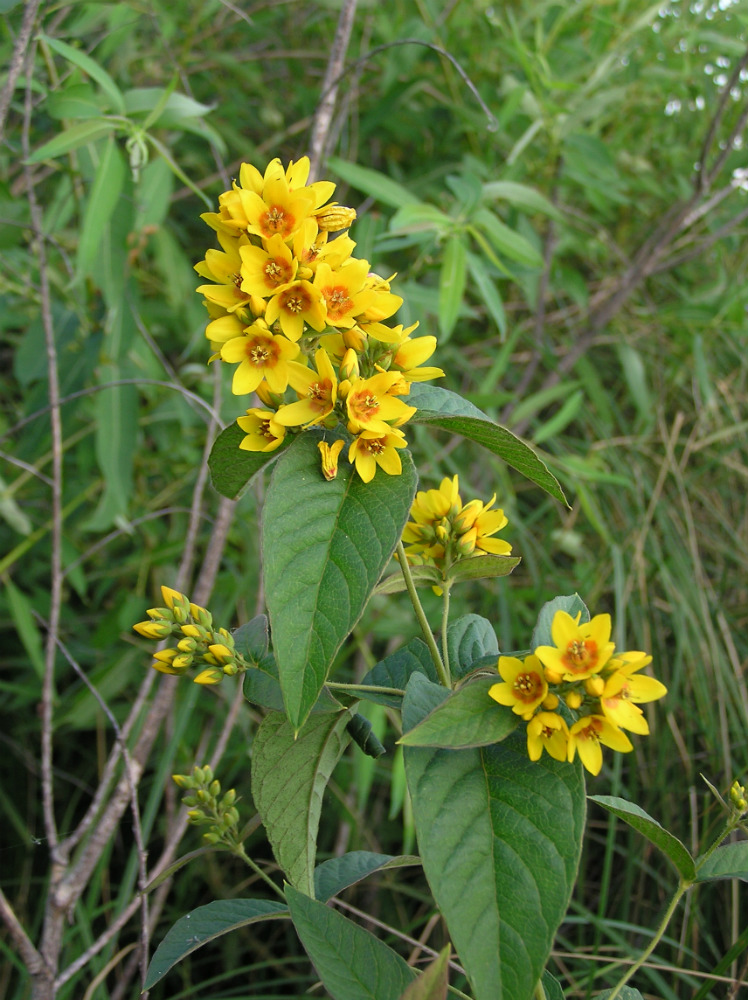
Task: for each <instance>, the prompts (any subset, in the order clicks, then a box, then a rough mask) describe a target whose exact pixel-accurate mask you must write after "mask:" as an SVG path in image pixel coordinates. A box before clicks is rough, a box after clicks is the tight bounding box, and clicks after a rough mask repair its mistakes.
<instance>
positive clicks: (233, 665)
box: [133, 587, 247, 684]
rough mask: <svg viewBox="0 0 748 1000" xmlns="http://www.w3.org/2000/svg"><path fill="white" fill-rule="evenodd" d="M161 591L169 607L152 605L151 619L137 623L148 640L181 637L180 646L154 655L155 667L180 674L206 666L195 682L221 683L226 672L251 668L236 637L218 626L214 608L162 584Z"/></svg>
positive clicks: (138, 629) (149, 612) (149, 616)
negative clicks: (236, 645)
mask: <svg viewBox="0 0 748 1000" xmlns="http://www.w3.org/2000/svg"><path fill="white" fill-rule="evenodd" d="M161 594H162V596H163V599H164V605H165V606H164V607H161V608H150V609H149V610H148V612H147V614H148V618H149V621H146V622H138V623H137V625H133V629H134V630H135V631H136V632H137V633H138V634H139V635H142V636H145V637H146V639H167V638H169V637H170V636H174V637H175V638H176V637H177V636H178V637H179V639H178V642H177V644H176V646H173V647H171V648H169V649H161V650H159V651H158V652H157V653H154V654H153V663H152V664H151V666H152V667H153V668H154V669H155V670H158V671H160V672H161V673H162V674H175V675H177V676H179V675H181V674H183V673H185V672H186V671H187V670H188V669H189V668H190V667H197V666H202V667H204V669H203V670H201V671H200V673H199V674H198V675H197V676H196V677H194V678H193V680H194V682H195V684H218V683H219V682H220V681H221V680H222V679H223V677H224V675H226V676H229V677H232V676H233V675H234V674H237V673H240V672H241V671H243V670H246V669H247V664H246V662H245V661H244V658H243V657H242V656H241V654H239V653H237V651H236V649H235V648H234V637H233V636H232V635H231V633H230V632H228V631H227V630H226V629H225V628H214V626H213V616H212V615H211V613H210V611H208V610H206V609H205V608H201V607H200V606H199V605H198V604H193V603H192V602H191V601H190V599H189V598H188V597H186V596H185V595H184V594H180V593H179V591H178V590H172V589H171V587H162V588H161Z"/></svg>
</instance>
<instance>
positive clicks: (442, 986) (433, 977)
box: [400, 945, 452, 1000]
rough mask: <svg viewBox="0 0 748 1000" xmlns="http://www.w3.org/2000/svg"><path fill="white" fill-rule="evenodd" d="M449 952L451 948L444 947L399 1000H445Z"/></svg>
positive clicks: (447, 983)
mask: <svg viewBox="0 0 748 1000" xmlns="http://www.w3.org/2000/svg"><path fill="white" fill-rule="evenodd" d="M451 951H452V949H451V947H450V946H449V945H445V946H444V947H443V948H442V950H441V951H440V952H439V954H438V955H437V956H436V958H435V959H434V961H433V962H430V963H429V965H427V966H426V968H425V969H424V970H423V972H422V973H421V974H420V976H419V977H418V979H416V981H415V982H414V983H411V984H410V986H409V987H408V988H407V989H406V991H405V992H404V993H403V995H402V997H400V1000H447V986H448V985H449V956H450V953H451Z"/></svg>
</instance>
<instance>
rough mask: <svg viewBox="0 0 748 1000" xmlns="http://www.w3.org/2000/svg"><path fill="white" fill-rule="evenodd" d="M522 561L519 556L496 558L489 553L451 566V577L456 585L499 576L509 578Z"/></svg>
mask: <svg viewBox="0 0 748 1000" xmlns="http://www.w3.org/2000/svg"><path fill="white" fill-rule="evenodd" d="M521 561H522V560H521V559H520V557H519V556H496V555H493V554H492V553H490V552H487V553H486V554H485V555H481V556H475V557H473V558H472V559H461V560H460V562H458V563H455V564H454V566H450V569H449V577H450V579H451V580H454V581H455V582H456V583H462V582H463V581H465V580H491V579H493V578H494V577H497V576H509V574H510V573H511V572H512V570H513V569H514V568H515V567H516V566H519V564H520V562H521Z"/></svg>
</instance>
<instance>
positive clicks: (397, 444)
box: [348, 428, 408, 483]
mask: <svg viewBox="0 0 748 1000" xmlns="http://www.w3.org/2000/svg"><path fill="white" fill-rule="evenodd" d="M407 444H408V442H407V441H406V440H405V435H404V434H403V432H402V431H399V430H397V428H391V429H390V428H388V429H387V431H386V433H384V434H380V433H379V432H378V431H362V432H361V433H360V434H359V435H358V437H357V438H356V439H355V440H354V441H353V442H352V443H351V446H350V448H349V449H348V461H349V462H351V463H354V462H355V464H356V472H357V473H358V474H359V476H361V478H362V479H363V481H364V482H365V483H370V482H371V480H372V479H373V478H374V473H375V472H376V471H377V466H379V467H380V469H382V470H383V471H384V472H386V473H387V475H388V476H399V475H400V473H401V472H402V471H403V465H402V461H401V460H400V456H399V455H398V453H397V451H396V450H395V449H396V448H405V447H407Z"/></svg>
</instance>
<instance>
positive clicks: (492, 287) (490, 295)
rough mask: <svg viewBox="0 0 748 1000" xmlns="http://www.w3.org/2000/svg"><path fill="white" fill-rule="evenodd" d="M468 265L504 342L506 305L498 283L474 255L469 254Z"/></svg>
mask: <svg viewBox="0 0 748 1000" xmlns="http://www.w3.org/2000/svg"><path fill="white" fill-rule="evenodd" d="M467 265H468V270H469V271H470V275H471V277H472V279H473V281H474V282H475V284H476V286H477V288H478V291H479V292H480V297H481V298H482V299H483V302H484V303H485V306H486V309H488V312H489V314H490V315H491V318H492V319H493V321H494V323H495V324H496V326H497V328H498V331H499V333H500V334H501V339H502V340H503V339H504V337H505V336H506V312H505V311H504V303H503V302H502V300H501V295H500V294H499V290H498V288H497V287H496V283H495V282H494V280H493V278H492V277H491V275H490V274H489V273H488V271H487V269H486V265H485V264H484V263H483V261H482V259H481V258H480V257H478V256H476V255H475V254H474V253H468V255H467Z"/></svg>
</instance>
